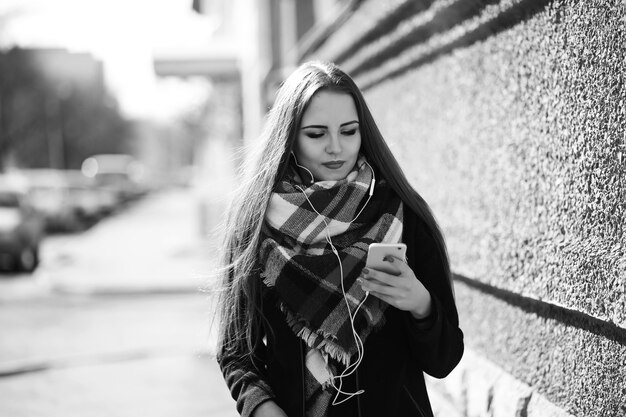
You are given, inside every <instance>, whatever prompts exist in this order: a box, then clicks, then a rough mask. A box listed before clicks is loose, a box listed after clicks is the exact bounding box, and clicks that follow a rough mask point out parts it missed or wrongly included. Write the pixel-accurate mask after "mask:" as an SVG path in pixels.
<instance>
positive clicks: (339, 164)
mask: <svg viewBox="0 0 626 417" xmlns="http://www.w3.org/2000/svg"><path fill="white" fill-rule="evenodd" d="M344 163H345V162H344V161H331V162H325V163H323V164H322V165H324V166H325V167H326V168H329V169H339V168H341V167H342V166H343V164H344Z"/></svg>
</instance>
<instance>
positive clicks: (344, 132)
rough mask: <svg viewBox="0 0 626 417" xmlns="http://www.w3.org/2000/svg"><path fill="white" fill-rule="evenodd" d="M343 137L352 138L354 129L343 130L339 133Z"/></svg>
mask: <svg viewBox="0 0 626 417" xmlns="http://www.w3.org/2000/svg"><path fill="white" fill-rule="evenodd" d="M341 133H342V134H343V135H345V136H352V135H354V134H355V133H356V129H352V130H344V131H343V132H341Z"/></svg>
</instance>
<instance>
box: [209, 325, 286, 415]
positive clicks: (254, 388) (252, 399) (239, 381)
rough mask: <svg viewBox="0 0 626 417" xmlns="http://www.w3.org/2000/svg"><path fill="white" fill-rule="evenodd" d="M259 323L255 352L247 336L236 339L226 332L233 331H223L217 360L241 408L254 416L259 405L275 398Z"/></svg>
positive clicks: (238, 408)
mask: <svg viewBox="0 0 626 417" xmlns="http://www.w3.org/2000/svg"><path fill="white" fill-rule="evenodd" d="M257 327H258V331H257V332H256V334H255V337H254V339H255V344H254V348H253V349H252V352H251V351H250V350H249V349H248V347H247V344H246V342H245V340H238V341H233V340H227V339H225V338H224V336H223V335H224V334H233V332H225V331H223V332H222V337H221V341H220V342H219V343H218V347H217V355H216V359H217V362H218V364H219V366H220V369H221V371H222V374H223V375H224V380H225V381H226V385H227V386H228V389H229V390H230V393H231V395H232V397H233V399H234V400H235V401H236V407H237V411H238V412H239V414H240V415H241V416H243V417H249V416H252V413H253V412H254V410H255V409H256V407H258V406H259V405H260V404H261V403H263V402H265V401H268V400H271V399H273V398H274V394H273V392H272V389H271V388H270V386H269V384H268V383H267V382H266V379H265V377H264V367H263V359H264V358H265V352H266V347H265V344H264V342H263V334H262V330H261V326H257ZM244 328H245V327H244Z"/></svg>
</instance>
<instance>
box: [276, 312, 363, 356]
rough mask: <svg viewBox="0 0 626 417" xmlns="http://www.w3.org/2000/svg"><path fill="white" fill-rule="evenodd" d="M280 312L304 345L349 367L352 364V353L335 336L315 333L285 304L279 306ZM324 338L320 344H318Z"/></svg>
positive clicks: (319, 332) (321, 332)
mask: <svg viewBox="0 0 626 417" xmlns="http://www.w3.org/2000/svg"><path fill="white" fill-rule="evenodd" d="M279 307H280V310H281V311H282V312H283V313H284V314H285V316H286V319H287V325H288V326H289V327H290V328H291V329H292V330H293V331H294V333H295V334H296V336H298V337H299V338H301V339H302V340H304V343H306V345H307V346H308V347H309V348H311V349H319V350H321V351H322V352H324V353H326V354H328V356H330V357H331V358H333V359H335V360H336V361H338V362H340V363H342V364H344V365H345V366H348V365H349V364H350V357H351V355H350V353H348V352H346V351H345V349H343V348H342V347H341V346H340V345H338V344H337V343H336V342H335V340H336V339H337V338H336V336H335V335H333V334H329V333H327V332H324V331H322V330H321V329H320V330H319V331H317V332H316V331H314V330H312V329H311V328H310V327H308V325H307V322H306V320H304V319H303V318H301V317H299V316H298V315H296V314H294V313H293V312H291V310H289V309H288V308H287V307H286V306H285V305H284V304H283V303H280V304H279ZM320 337H321V338H322V341H321V342H320V343H317V344H316V341H318V340H319V339H320Z"/></svg>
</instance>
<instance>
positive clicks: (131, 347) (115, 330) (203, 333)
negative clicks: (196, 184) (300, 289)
mask: <svg viewBox="0 0 626 417" xmlns="http://www.w3.org/2000/svg"><path fill="white" fill-rule="evenodd" d="M199 207H201V205H200V204H199V202H198V199H197V196H196V195H195V194H194V193H193V190H189V189H173V190H167V191H162V192H158V193H155V194H152V195H150V196H148V197H146V198H144V199H143V200H141V201H138V202H136V203H134V204H133V205H132V206H130V207H129V208H127V209H125V210H124V211H123V212H121V213H119V214H117V215H115V216H112V217H110V218H108V219H105V220H103V221H101V222H100V223H98V224H97V225H95V226H94V227H92V228H91V229H89V230H88V231H86V232H84V233H81V234H80V235H74V236H65V237H57V238H50V239H47V240H46V242H44V247H43V248H42V263H41V266H40V268H39V269H38V271H37V272H36V273H35V274H34V275H32V276H21V277H15V278H12V279H11V280H5V281H10V282H8V283H7V284H6V285H4V286H3V287H2V288H0V291H1V293H0V329H1V330H0V417H39V416H47V417H51V416H52V417H54V416H59V417H60V416H64V417H65V416H98V417H99V416H102V417H105V416H106V417H118V416H119V417H126V416H128V417H136V416H142V415H150V416H151V417H174V416H176V417H178V416H186V417H195V416H214V417H234V416H236V415H238V414H237V412H236V411H235V407H234V401H233V400H232V399H231V398H230V395H229V393H228V390H227V389H226V386H225V384H224V381H223V379H222V375H221V373H220V371H219V368H218V366H217V363H216V362H215V358H214V354H215V332H214V331H213V327H212V326H211V323H212V319H213V317H214V306H215V303H214V297H213V291H212V290H213V289H214V288H215V284H214V282H213V279H212V276H211V273H210V271H211V269H212V267H213V265H214V255H215V242H214V240H213V239H211V238H209V237H208V236H205V235H203V234H202V233H201V232H200V231H201V230H206V225H200V224H198V222H199V221H200V220H201V219H204V218H205V217H206V216H204V215H200V213H199Z"/></svg>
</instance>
